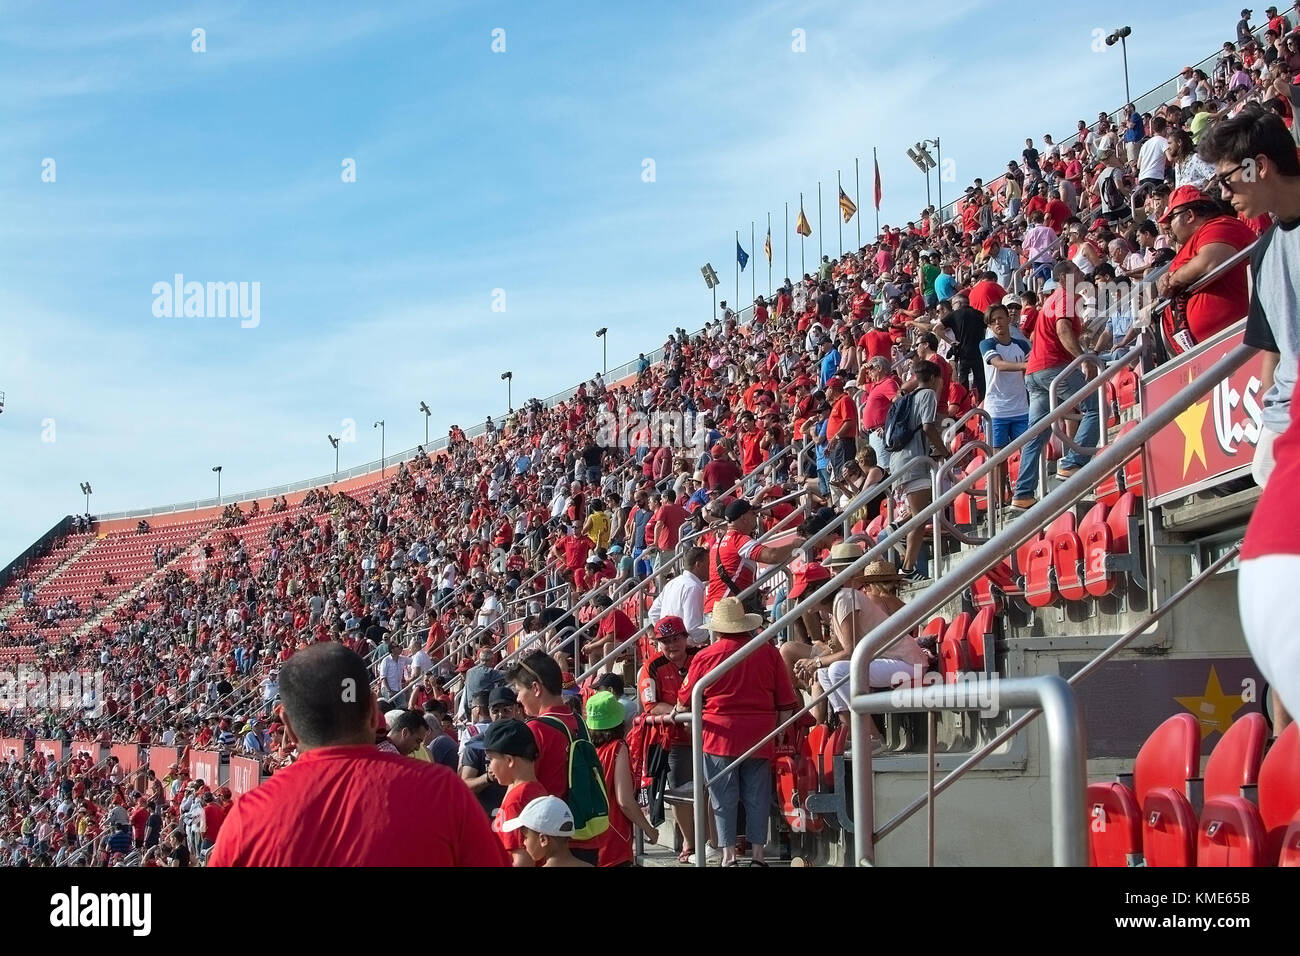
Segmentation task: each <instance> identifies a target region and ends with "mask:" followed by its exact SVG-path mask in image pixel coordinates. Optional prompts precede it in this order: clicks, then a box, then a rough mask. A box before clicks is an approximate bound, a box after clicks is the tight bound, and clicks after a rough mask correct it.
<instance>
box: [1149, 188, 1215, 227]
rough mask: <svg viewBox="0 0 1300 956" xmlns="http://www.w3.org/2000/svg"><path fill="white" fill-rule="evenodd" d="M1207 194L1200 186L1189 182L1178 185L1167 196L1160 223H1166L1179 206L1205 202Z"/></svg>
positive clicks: (1207, 198)
mask: <svg viewBox="0 0 1300 956" xmlns="http://www.w3.org/2000/svg"><path fill="white" fill-rule="evenodd" d="M1209 198H1210V197H1209V196H1207V195H1205V193H1203V192H1201V190H1200V188H1199V187H1197V186H1193V185H1191V184H1190V183H1189V184H1188V185H1186V186H1179V187H1178V188H1177V189H1175V190H1174V191H1173V193H1172V194H1171V195H1170V197H1169V205H1168V206H1166V207H1165V214H1164V215H1163V216H1161V217H1160V225H1162V226H1163V225H1164V224H1165V223H1167V222H1168V221H1169V219H1170V217H1171V216H1173V214H1174V213H1176V212H1177V211H1178V209H1179V207H1180V206H1186V205H1187V204H1188V203H1193V202H1206V201H1208V200H1209Z"/></svg>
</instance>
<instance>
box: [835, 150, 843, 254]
mask: <svg viewBox="0 0 1300 956" xmlns="http://www.w3.org/2000/svg"><path fill="white" fill-rule="evenodd" d="M842 192H844V183H843V182H841V180H840V171H839V170H838V169H837V170H835V204H836V205H839V201H840V193H842ZM835 221H836V222H837V223H838V224H839V233H840V258H843V257H844V212H843V210H841V211H840V214H839V215H838V216H836V217H835Z"/></svg>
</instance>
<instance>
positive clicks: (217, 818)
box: [203, 803, 226, 842]
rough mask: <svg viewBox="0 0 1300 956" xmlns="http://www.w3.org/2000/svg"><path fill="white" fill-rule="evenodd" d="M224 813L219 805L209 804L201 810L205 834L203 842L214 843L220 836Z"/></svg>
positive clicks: (224, 817)
mask: <svg viewBox="0 0 1300 956" xmlns="http://www.w3.org/2000/svg"><path fill="white" fill-rule="evenodd" d="M225 819H226V811H225V810H223V809H221V804H219V803H209V804H208V805H207V806H205V807H204V808H203V820H204V826H205V827H206V832H205V833H204V834H203V838H204V839H205V840H209V841H212V842H216V839H217V837H218V836H219V835H220V834H221V824H222V823H224V822H225Z"/></svg>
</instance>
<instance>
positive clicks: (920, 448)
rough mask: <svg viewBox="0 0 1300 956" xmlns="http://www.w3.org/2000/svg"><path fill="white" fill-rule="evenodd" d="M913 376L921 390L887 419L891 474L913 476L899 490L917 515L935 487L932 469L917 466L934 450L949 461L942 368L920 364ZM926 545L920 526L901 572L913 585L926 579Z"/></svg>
mask: <svg viewBox="0 0 1300 956" xmlns="http://www.w3.org/2000/svg"><path fill="white" fill-rule="evenodd" d="M912 373H913V376H914V377H915V379H916V386H917V387H916V388H915V389H914V390H912V391H909V392H900V393H899V396H898V397H897V398H896V399H894V404H893V405H891V406H890V407H889V416H888V417H887V418H886V419H885V447H886V448H887V449H888V450H889V470H890V473H891V474H894V475H901V474H903V472H904V470H905V469H906V470H908V472H909V473H908V475H907V477H906V479H905V480H904V481H903V482H902V487H901V488H900V489H899V490H900V491H901V492H902V493H903V494H904V495H905V496H906V498H907V507H908V510H909V511H910V512H911V513H912V514H914V515H915V514H919V513H920V512H921V511H922V510H924V509H925V507H926V506H927V505H929V504H930V502H931V500H933V499H932V494H931V489H932V487H933V486H932V484H931V477H930V475H931V473H930V469H929V468H927V467H925V466H924V465H914V464H913V463H914V462H917V461H923V460H925V459H928V458H929V457H930V455H931V449H933V454H934V456H935V457H937V458H947V457H948V449H947V447H946V446H945V445H944V442H943V433H942V431H940V429H939V397H938V389H939V386H940V383H941V382H942V375H941V374H940V372H939V366H937V365H935V364H934V363H933V362H927V361H920V362H917V363H916V365H915V367H914V368H913V370H912ZM924 543H925V526H924V525H920V526H919V527H917V528H915V529H914V530H913V531H911V532H910V533H909V534H908V536H907V549H906V551H905V553H904V555H903V566H902V567H901V568H900V569H899V571H900V573H901V574H903V575H904V576H905V577H907V578H910V579H911V580H913V581H921V580H924V579H925V576H924V575H923V574H921V573H920V572H919V571H917V570H916V559H917V558H918V557H919V556H920V554H921V547H922V545H923V544H924ZM935 558H936V559H937V558H938V555H935Z"/></svg>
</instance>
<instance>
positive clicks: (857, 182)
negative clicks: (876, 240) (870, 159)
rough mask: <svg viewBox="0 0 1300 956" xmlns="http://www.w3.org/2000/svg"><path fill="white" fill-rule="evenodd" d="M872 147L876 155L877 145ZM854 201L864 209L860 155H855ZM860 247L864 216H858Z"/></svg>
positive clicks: (860, 245)
mask: <svg viewBox="0 0 1300 956" xmlns="http://www.w3.org/2000/svg"><path fill="white" fill-rule="evenodd" d="M871 148H872V155H873V156H874V155H875V147H874V146H873V147H871ZM853 201H854V202H856V203H857V204H858V211H859V212H861V211H862V177H861V175H859V173H858V157H856V156H854V157H853ZM858 248H859V249H861V248H862V217H861V216H859V217H858Z"/></svg>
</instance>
